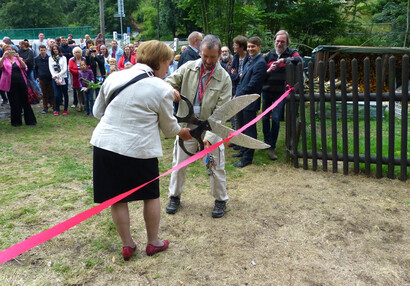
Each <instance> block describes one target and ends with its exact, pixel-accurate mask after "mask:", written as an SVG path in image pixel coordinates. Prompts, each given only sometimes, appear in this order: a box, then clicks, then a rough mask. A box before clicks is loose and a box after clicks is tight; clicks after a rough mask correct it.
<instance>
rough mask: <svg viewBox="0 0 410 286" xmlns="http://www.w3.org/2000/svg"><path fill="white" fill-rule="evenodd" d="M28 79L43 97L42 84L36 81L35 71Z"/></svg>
mask: <svg viewBox="0 0 410 286" xmlns="http://www.w3.org/2000/svg"><path fill="white" fill-rule="evenodd" d="M27 77H28V79H30V80H31V81H32V82H34V83H35V84H36V88H37V91H38V93H39V94H41V95H43V92H42V91H41V88H40V84H39V83H38V81H37V80H35V79H34V71H33V70H32V71H31V72H30V73H29V74H28V75H27Z"/></svg>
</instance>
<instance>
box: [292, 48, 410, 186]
mask: <svg viewBox="0 0 410 286" xmlns="http://www.w3.org/2000/svg"><path fill="white" fill-rule="evenodd" d="M400 60H401V69H400V67H399V68H397V69H396V59H395V58H394V57H393V56H391V57H390V58H389V59H388V63H385V64H384V63H383V60H382V58H380V57H379V58H377V59H376V62H375V63H372V64H373V67H372V68H375V71H376V72H375V79H374V78H371V76H370V75H371V63H370V60H369V58H366V59H365V60H364V61H363V63H360V64H362V66H360V67H359V63H358V61H357V60H356V59H353V60H352V61H351V63H348V64H349V69H347V68H346V61H345V60H341V61H340V65H339V63H337V64H338V66H340V72H339V70H338V71H336V69H335V62H334V61H333V60H331V61H329V67H328V73H326V74H325V70H326V67H325V66H324V63H323V62H319V63H318V65H319V66H318V67H317V68H318V71H319V72H318V79H317V78H316V79H315V78H314V76H313V75H314V72H313V63H312V62H310V63H309V66H308V76H307V78H304V73H303V66H302V64H301V63H299V64H298V66H297V67H294V66H292V65H291V64H290V65H288V68H287V82H288V83H289V84H290V85H291V86H293V85H294V83H295V82H298V84H296V88H295V92H292V93H291V94H290V96H289V97H288V98H287V106H286V147H287V151H288V156H289V158H290V159H291V160H292V161H293V164H294V167H296V168H298V167H299V163H300V160H302V164H303V168H304V169H308V168H309V167H311V168H312V169H313V170H317V168H318V163H319V164H320V163H321V166H322V169H323V170H324V171H327V170H328V162H331V164H332V170H333V172H337V171H338V165H339V163H340V164H341V165H342V167H343V173H344V174H345V175H347V174H349V170H350V171H352V170H353V172H354V173H355V174H357V173H359V172H361V171H364V173H365V174H366V175H371V174H372V172H375V175H376V177H377V178H381V177H383V175H384V174H386V173H387V177H388V178H392V179H393V178H395V166H396V174H399V175H398V177H399V179H400V180H407V177H408V176H407V173H408V169H410V168H409V166H410V158H409V157H410V156H409V151H410V150H409V147H408V140H409V130H408V129H409V127H408V125H409V118H408V117H409V110H408V108H409V97H410V96H409V93H408V83H409V58H408V56H407V55H404V56H403V57H402V58H400ZM359 68H360V71H361V72H362V74H361V75H362V76H359V73H358V71H359ZM348 71H349V74H348ZM373 72H374V70H373ZM336 73H338V74H339V79H338V78H336ZM396 74H398V76H397V77H396ZM400 74H401V76H400ZM306 81H307V82H308V84H306V85H307V86H305V85H304V84H302V83H305V82H306ZM397 82H401V83H402V89H401V92H396V83H397ZM315 85H316V88H315ZM304 86H305V87H304ZM338 86H339V88H340V89H339V91H338V90H337V87H338ZM374 88H375V92H372V90H373V89H374ZM359 105H360V107H362V108H363V116H361V117H362V118H359V115H361V114H359ZM387 105H388V108H387V110H388V118H386V119H384V109H383V107H384V106H387ZM400 105H401V106H400ZM338 106H339V107H340V109H341V112H340V115H339V116H338V115H337V107H338ZM348 106H351V107H352V110H351V112H348ZM373 106H374V107H375V116H374V117H375V118H374V119H372V118H371V108H372V107H373ZM326 109H328V110H329V109H330V112H328V117H329V118H327V115H326ZM397 109H400V110H397ZM397 111H401V113H400V112H399V114H400V116H399V118H397ZM329 113H330V114H329ZM349 116H351V119H349ZM383 123H384V126H383ZM340 125H341V126H340ZM386 133H387V135H386ZM383 135H384V136H383ZM383 142H385V143H386V144H385V145H387V146H385V150H384V154H383ZM340 143H341V144H340ZM399 143H400V144H399ZM338 147H339V150H338ZM372 147H373V148H372ZM372 149H373V150H372ZM372 153H373V154H372ZM395 155H397V156H395ZM349 163H350V166H349ZM371 165H374V167H372V168H373V171H372V170H371ZM383 165H385V166H386V167H384V169H385V170H383ZM349 167H350V168H349ZM351 167H353V168H351Z"/></svg>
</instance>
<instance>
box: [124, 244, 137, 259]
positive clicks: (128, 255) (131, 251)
mask: <svg viewBox="0 0 410 286" xmlns="http://www.w3.org/2000/svg"><path fill="white" fill-rule="evenodd" d="M136 250H137V246H134V247H129V246H123V247H122V257H123V258H124V260H125V261H128V260H130V258H131V256H132V255H133V254H134V252H135V251H136Z"/></svg>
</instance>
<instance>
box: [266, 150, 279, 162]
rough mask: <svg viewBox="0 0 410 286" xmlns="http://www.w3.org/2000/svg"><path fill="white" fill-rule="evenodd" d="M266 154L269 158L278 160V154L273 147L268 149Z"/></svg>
mask: <svg viewBox="0 0 410 286" xmlns="http://www.w3.org/2000/svg"><path fill="white" fill-rule="evenodd" d="M268 156H269V158H270V159H271V160H278V155H276V153H275V150H273V149H269V152H268Z"/></svg>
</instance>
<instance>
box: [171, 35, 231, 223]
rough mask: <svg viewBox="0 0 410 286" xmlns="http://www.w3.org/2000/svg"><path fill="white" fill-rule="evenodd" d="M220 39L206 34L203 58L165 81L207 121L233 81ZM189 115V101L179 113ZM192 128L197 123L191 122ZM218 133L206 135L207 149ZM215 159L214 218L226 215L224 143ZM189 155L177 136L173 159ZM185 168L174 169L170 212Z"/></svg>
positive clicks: (193, 145) (191, 143)
mask: <svg viewBox="0 0 410 286" xmlns="http://www.w3.org/2000/svg"><path fill="white" fill-rule="evenodd" d="M221 46H222V45H221V41H220V40H219V39H218V38H217V37H216V36H214V35H207V36H206V37H205V38H204V40H203V41H202V44H201V58H200V59H198V60H195V61H190V62H187V63H186V64H185V65H183V66H181V67H180V68H179V69H177V70H176V71H175V72H174V73H173V74H172V75H170V76H169V77H167V78H166V81H167V82H168V83H170V84H171V85H172V87H174V88H175V89H177V90H180V91H181V94H182V95H184V96H186V97H187V98H188V99H189V100H190V101H191V102H192V104H193V106H194V112H195V115H196V116H197V117H198V118H200V119H201V120H206V119H208V118H209V116H211V115H212V113H213V112H214V110H215V109H217V108H218V107H220V106H221V105H222V104H223V103H225V102H226V101H228V100H229V99H230V98H231V95H232V83H231V79H230V77H229V75H228V73H227V72H226V71H225V70H224V69H223V68H222V67H221V65H220V64H219V57H220V55H221ZM186 114H188V109H187V105H186V104H180V106H179V109H178V116H185V115H186ZM188 127H190V128H191V129H193V128H195V127H196V126H194V125H192V126H190V125H188ZM220 140H221V138H220V137H219V136H217V135H216V134H214V133H212V132H209V131H207V132H206V134H205V137H204V144H205V148H206V147H209V146H210V145H211V144H214V143H216V142H218V141H220ZM184 145H185V148H186V149H187V150H188V152H191V153H195V151H196V150H197V148H198V142H197V141H196V140H195V139H191V140H187V141H185V142H184ZM210 155H212V157H213V159H214V160H215V163H216V165H215V169H214V170H213V175H211V176H209V178H210V184H211V195H212V196H213V197H214V198H215V207H214V209H213V210H212V217H214V218H220V217H223V216H224V215H225V209H226V202H227V201H228V195H227V193H226V173H225V153H224V146H223V145H220V146H219V147H218V148H217V149H215V150H214V151H212V152H211V153H210ZM188 157H189V155H187V154H186V153H185V152H184V151H183V150H182V149H181V147H180V146H179V144H178V137H177V138H176V140H175V143H174V152H173V162H172V165H173V166H176V165H178V164H179V163H181V162H182V161H184V160H186V159H187V158H188ZM185 173H186V167H185V168H181V169H179V170H177V171H174V172H172V174H171V181H170V184H169V197H170V201H169V203H168V205H167V207H166V212H167V213H168V214H175V213H176V212H177V210H178V207H179V205H180V198H181V194H182V192H183V188H184V183H185Z"/></svg>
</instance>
